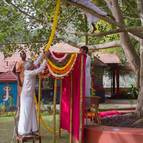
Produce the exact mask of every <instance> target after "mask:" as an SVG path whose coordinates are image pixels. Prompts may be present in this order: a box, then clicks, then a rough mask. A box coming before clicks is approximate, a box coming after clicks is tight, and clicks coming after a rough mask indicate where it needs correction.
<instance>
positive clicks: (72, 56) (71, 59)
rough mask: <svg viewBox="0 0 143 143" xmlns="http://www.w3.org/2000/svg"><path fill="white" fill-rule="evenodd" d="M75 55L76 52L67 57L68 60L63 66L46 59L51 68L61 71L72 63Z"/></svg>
mask: <svg viewBox="0 0 143 143" xmlns="http://www.w3.org/2000/svg"><path fill="white" fill-rule="evenodd" d="M76 57H77V54H72V55H71V57H70V59H69V61H68V62H67V64H66V65H65V66H63V67H58V66H56V65H55V64H54V63H52V61H50V60H49V59H48V65H50V66H51V67H52V69H55V70H57V71H63V70H65V69H67V67H69V66H70V65H71V64H73V62H74V61H75V59H76Z"/></svg>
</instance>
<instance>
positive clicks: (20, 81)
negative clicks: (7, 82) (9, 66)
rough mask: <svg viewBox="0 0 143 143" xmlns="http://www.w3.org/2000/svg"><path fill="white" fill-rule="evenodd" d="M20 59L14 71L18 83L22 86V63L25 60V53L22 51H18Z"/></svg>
mask: <svg viewBox="0 0 143 143" xmlns="http://www.w3.org/2000/svg"><path fill="white" fill-rule="evenodd" d="M20 57H21V60H20V61H19V62H17V64H16V72H17V77H18V85H19V86H20V87H22V84H23V80H24V63H25V61H26V53H25V52H24V51H21V52H20Z"/></svg>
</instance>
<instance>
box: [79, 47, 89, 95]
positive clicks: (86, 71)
mask: <svg viewBox="0 0 143 143" xmlns="http://www.w3.org/2000/svg"><path fill="white" fill-rule="evenodd" d="M80 49H81V50H80V51H81V53H84V54H86V56H87V57H86V67H85V75H86V78H85V90H86V91H85V93H86V95H85V96H90V89H91V73H90V70H91V58H90V56H89V55H88V47H87V46H82V47H81V48H80Z"/></svg>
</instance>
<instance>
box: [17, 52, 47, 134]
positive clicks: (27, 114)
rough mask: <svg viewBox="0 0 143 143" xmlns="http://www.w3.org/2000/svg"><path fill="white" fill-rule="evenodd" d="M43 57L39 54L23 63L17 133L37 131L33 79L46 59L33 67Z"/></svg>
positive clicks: (44, 64) (41, 69)
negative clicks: (33, 60)
mask: <svg viewBox="0 0 143 143" xmlns="http://www.w3.org/2000/svg"><path fill="white" fill-rule="evenodd" d="M47 55H48V54H47ZM43 57H44V54H41V55H40V56H39V57H38V59H37V60H36V61H35V62H34V63H33V62H32V61H31V60H28V61H26V62H25V64H24V82H23V87H22V91H21V98H20V115H19V122H18V134H19V135H27V134H30V133H33V132H36V131H38V125H37V119H36V109H35V105H34V92H35V81H36V75H37V74H39V73H41V72H42V71H43V70H44V68H45V66H46V60H45V61H44V62H43V63H42V64H41V66H40V67H39V68H37V69H35V67H36V66H37V65H38V64H39V63H40V61H41V60H42V59H43Z"/></svg>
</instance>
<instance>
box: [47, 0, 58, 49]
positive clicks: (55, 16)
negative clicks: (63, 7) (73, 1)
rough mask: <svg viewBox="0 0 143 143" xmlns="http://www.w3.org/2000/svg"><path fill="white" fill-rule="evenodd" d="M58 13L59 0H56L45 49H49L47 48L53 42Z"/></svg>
mask: <svg viewBox="0 0 143 143" xmlns="http://www.w3.org/2000/svg"><path fill="white" fill-rule="evenodd" d="M59 13H60V0H57V3H56V8H55V14H54V20H53V26H52V32H51V35H50V38H49V41H48V44H47V46H46V48H45V51H48V50H49V48H50V46H51V44H52V42H53V39H54V35H55V33H56V28H57V25H58V17H59Z"/></svg>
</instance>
